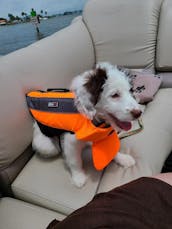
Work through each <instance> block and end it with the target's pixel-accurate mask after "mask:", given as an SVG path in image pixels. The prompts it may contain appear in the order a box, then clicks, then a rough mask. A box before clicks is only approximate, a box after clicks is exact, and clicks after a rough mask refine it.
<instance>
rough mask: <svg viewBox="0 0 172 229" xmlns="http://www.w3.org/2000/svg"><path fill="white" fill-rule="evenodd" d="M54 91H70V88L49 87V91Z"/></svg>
mask: <svg viewBox="0 0 172 229" xmlns="http://www.w3.org/2000/svg"><path fill="white" fill-rule="evenodd" d="M50 91H52V92H53V91H54V92H69V91H70V90H69V89H66V88H48V89H47V92H50Z"/></svg>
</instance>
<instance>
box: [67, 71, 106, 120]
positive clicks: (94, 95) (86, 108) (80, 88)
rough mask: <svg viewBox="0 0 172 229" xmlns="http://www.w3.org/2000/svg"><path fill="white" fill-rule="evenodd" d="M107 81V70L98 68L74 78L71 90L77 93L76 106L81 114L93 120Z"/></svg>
mask: <svg viewBox="0 0 172 229" xmlns="http://www.w3.org/2000/svg"><path fill="white" fill-rule="evenodd" d="M106 79H107V75H106V70H105V69H101V68H96V69H94V70H91V71H88V72H85V73H83V74H82V75H79V76H77V77H75V78H74V80H73V82H72V85H71V90H72V91H73V92H74V93H75V105H76V107H77V109H78V110H79V112H81V113H83V114H85V115H86V116H87V117H88V118H89V119H91V120H92V119H93V118H94V116H95V114H96V109H95V105H96V104H97V102H98V101H99V97H100V94H101V92H102V91H103V85H104V83H105V81H106Z"/></svg>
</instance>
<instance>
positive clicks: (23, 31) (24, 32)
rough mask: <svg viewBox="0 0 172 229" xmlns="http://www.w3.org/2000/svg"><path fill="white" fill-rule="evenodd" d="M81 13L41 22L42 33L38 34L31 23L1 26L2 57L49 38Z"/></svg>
mask: <svg viewBox="0 0 172 229" xmlns="http://www.w3.org/2000/svg"><path fill="white" fill-rule="evenodd" d="M78 15H80V13H73V14H70V15H62V16H56V17H53V18H50V19H47V20H41V23H40V24H39V30H40V33H39V34H38V33H37V32H36V29H35V27H34V25H33V24H32V23H31V22H28V23H21V24H16V25H8V26H0V55H5V54H8V53H10V52H13V51H15V50H17V49H20V48H23V47H26V46H28V45H30V44H32V43H34V42H35V41H38V40H40V39H42V38H44V37H47V36H49V35H51V34H53V33H55V32H57V31H58V30H60V29H62V28H64V27H66V26H68V25H69V24H70V23H71V21H72V20H73V18H75V17H76V16H78Z"/></svg>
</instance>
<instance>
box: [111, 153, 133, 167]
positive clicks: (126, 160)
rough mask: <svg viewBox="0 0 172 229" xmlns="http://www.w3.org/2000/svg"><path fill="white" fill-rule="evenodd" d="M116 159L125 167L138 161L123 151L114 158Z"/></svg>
mask: <svg viewBox="0 0 172 229" xmlns="http://www.w3.org/2000/svg"><path fill="white" fill-rule="evenodd" d="M114 161H115V162H116V163H117V164H119V165H120V166H122V167H124V168H128V167H131V166H133V165H135V164H136V161H135V160H134V158H133V157H132V156H131V155H128V154H123V153H118V154H117V155H116V157H115V158H114Z"/></svg>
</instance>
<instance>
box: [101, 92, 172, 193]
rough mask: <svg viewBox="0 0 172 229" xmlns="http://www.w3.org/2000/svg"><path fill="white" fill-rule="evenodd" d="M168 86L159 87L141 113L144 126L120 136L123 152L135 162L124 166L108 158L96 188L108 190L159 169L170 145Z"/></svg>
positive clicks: (171, 127)
mask: <svg viewBox="0 0 172 229" xmlns="http://www.w3.org/2000/svg"><path fill="white" fill-rule="evenodd" d="M171 98H172V89H171V88H168V89H167V88H166V89H160V90H159V91H158V93H157V94H156V95H155V98H154V100H153V101H152V102H150V103H149V104H148V105H147V107H146V110H145V113H144V115H143V118H142V119H143V124H144V130H142V131H141V132H139V133H138V134H135V135H132V136H130V137H127V138H124V139H122V140H121V149H120V151H121V152H123V153H129V154H131V155H132V156H133V157H134V158H135V160H136V165H135V166H133V167H130V168H128V169H124V168H122V167H120V166H118V165H117V164H116V163H115V162H112V163H111V164H110V165H109V166H108V167H107V168H106V171H105V173H104V175H103V177H102V180H101V183H100V186H99V190H98V192H104V191H108V190H110V189H112V188H114V187H116V186H119V185H122V184H124V183H127V182H129V181H131V180H133V179H136V178H138V177H141V176H151V175H154V174H157V173H160V172H161V170H162V167H163V164H164V162H165V160H166V158H167V156H168V155H169V154H170V152H171V149H172V100H171Z"/></svg>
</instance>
